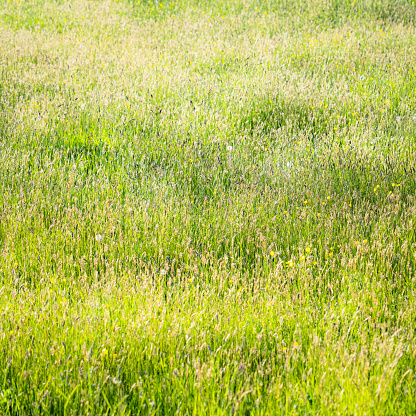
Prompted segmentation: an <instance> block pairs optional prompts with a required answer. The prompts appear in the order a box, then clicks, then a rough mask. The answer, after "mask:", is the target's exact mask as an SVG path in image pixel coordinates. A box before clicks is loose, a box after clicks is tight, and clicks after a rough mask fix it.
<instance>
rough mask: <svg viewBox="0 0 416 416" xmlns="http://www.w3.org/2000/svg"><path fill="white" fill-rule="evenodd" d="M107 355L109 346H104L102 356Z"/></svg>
mask: <svg viewBox="0 0 416 416" xmlns="http://www.w3.org/2000/svg"><path fill="white" fill-rule="evenodd" d="M106 355H108V350H107V348H103V350H102V351H101V357H105V356H106Z"/></svg>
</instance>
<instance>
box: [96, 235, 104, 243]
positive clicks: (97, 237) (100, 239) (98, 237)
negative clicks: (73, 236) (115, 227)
mask: <svg viewBox="0 0 416 416" xmlns="http://www.w3.org/2000/svg"><path fill="white" fill-rule="evenodd" d="M95 239H96V240H97V241H103V236H102V235H101V234H97V235H96V236H95Z"/></svg>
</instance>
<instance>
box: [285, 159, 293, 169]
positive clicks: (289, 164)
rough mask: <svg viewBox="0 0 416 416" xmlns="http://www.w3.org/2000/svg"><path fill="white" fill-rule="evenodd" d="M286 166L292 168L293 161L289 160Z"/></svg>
mask: <svg viewBox="0 0 416 416" xmlns="http://www.w3.org/2000/svg"><path fill="white" fill-rule="evenodd" d="M286 166H287V167H288V168H292V167H293V163H292V162H291V161H290V160H289V162H287V163H286Z"/></svg>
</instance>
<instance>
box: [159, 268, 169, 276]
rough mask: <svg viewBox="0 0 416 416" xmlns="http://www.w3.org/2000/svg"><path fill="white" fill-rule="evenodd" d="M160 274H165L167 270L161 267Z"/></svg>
mask: <svg viewBox="0 0 416 416" xmlns="http://www.w3.org/2000/svg"><path fill="white" fill-rule="evenodd" d="M160 274H161V275H162V276H165V275H166V274H168V272H167V271H166V270H165V269H162V270H161V271H160Z"/></svg>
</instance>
